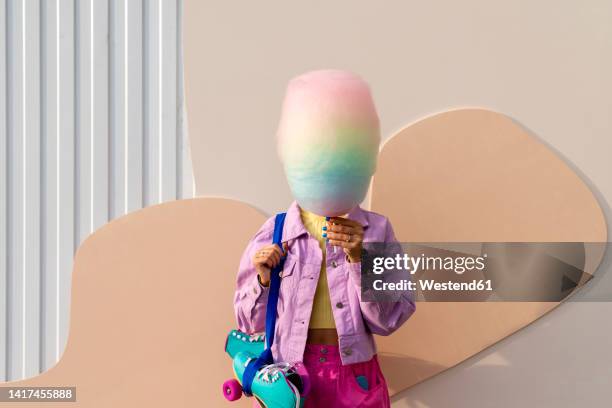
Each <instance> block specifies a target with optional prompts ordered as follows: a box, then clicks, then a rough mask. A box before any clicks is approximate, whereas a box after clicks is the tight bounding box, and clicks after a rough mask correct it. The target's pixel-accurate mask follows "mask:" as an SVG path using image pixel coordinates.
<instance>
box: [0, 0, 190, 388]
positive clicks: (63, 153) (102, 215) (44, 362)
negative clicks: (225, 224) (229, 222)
mask: <svg viewBox="0 0 612 408" xmlns="http://www.w3.org/2000/svg"><path fill="white" fill-rule="evenodd" d="M181 7H182V3H181V2H180V0H129V1H128V0H0V381H3V380H16V379H20V378H25V377H31V376H34V375H36V374H38V373H39V372H41V371H44V370H46V369H48V368H49V367H51V366H53V365H54V364H55V362H56V361H57V360H58V359H59V357H60V355H61V353H62V352H63V350H64V346H65V344H66V339H67V335H68V325H69V308H70V283H71V272H72V257H73V253H74V251H75V249H76V248H77V247H78V245H79V244H80V243H81V242H82V241H83V239H85V238H86V237H87V236H88V235H89V234H90V233H91V232H92V231H94V230H95V229H97V228H98V227H100V226H102V225H103V224H104V223H106V222H107V221H109V220H111V219H113V218H116V217H118V216H121V215H123V214H125V213H127V212H130V211H132V210H136V209H139V208H142V207H144V206H147V205H151V204H155V203H158V202H161V201H166V200H172V199H175V198H181V197H189V196H191V195H192V194H193V178H192V175H191V164H190V160H189V156H188V152H187V144H186V139H185V138H184V136H183V122H182V101H183V94H182V92H183V88H182V67H181V65H180V52H181V49H180V32H181V31H180V13H181Z"/></svg>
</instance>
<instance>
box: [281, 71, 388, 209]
mask: <svg viewBox="0 0 612 408" xmlns="http://www.w3.org/2000/svg"><path fill="white" fill-rule="evenodd" d="M379 144H380V124H379V120H378V115H377V113H376V108H375V106H374V101H373V100H372V96H371V94H370V89H369V87H368V84H367V83H366V82H365V81H363V80H362V79H361V78H360V77H359V76H357V75H355V74H353V73H350V72H347V71H340V70H321V71H312V72H308V73H306V74H303V75H300V76H298V77H296V78H294V79H292V80H291V81H290V82H289V85H288V87H287V92H286V95H285V100H284V103H283V109H282V115H281V120H280V124H279V127H278V152H279V155H280V158H281V161H282V162H283V166H284V168H285V174H286V176H287V180H288V182H289V186H290V188H291V191H292V192H293V195H294V197H295V199H296V201H297V202H298V204H299V205H300V207H302V208H303V209H305V210H307V211H311V212H313V213H315V214H319V215H324V216H329V217H333V216H339V215H343V214H346V213H348V212H349V211H350V210H351V209H353V208H354V207H355V206H357V205H358V204H359V203H360V202H361V201H363V199H364V197H365V195H366V193H367V190H368V186H369V183H370V179H371V177H372V174H374V171H375V169H376V158H377V155H378V147H379Z"/></svg>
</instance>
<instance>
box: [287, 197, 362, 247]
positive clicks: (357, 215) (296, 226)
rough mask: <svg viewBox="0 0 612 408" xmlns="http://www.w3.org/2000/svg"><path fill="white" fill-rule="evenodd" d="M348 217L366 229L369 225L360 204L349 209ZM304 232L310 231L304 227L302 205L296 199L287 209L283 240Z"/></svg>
mask: <svg viewBox="0 0 612 408" xmlns="http://www.w3.org/2000/svg"><path fill="white" fill-rule="evenodd" d="M347 218H348V219H350V220H353V221H357V222H358V223H360V224H361V225H362V226H363V228H364V229H365V228H367V227H368V217H367V215H366V213H365V211H364V210H363V209H362V208H361V207H359V206H356V207H355V208H353V209H352V210H351V211H349V213H348V215H347ZM303 234H308V231H306V227H304V223H302V217H301V216H300V207H299V206H298V204H297V202H296V201H294V202H292V203H291V205H290V206H289V209H287V216H286V218H285V228H284V231H283V241H289V240H291V239H295V238H297V237H299V236H301V235H303Z"/></svg>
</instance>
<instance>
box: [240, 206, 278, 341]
mask: <svg viewBox="0 0 612 408" xmlns="http://www.w3.org/2000/svg"><path fill="white" fill-rule="evenodd" d="M271 224H272V225H273V224H274V218H272V219H269V220H268V221H266V223H265V224H264V225H263V226H262V227H261V229H260V230H259V231H258V232H257V234H255V236H254V237H253V238H252V239H251V240H250V241H249V243H248V245H247V247H246V249H245V250H244V253H243V254H242V258H241V259H240V266H239V267H238V276H237V279H236V291H235V293H234V314H235V316H236V322H237V324H238V329H239V330H241V331H243V332H245V333H249V334H253V333H257V332H262V331H264V330H265V326H266V305H267V303H268V292H269V288H268V287H266V286H262V285H261V284H260V283H259V279H257V271H256V270H255V267H254V266H253V263H252V258H253V255H254V254H255V251H257V250H258V249H259V248H261V247H263V246H266V245H269V244H271V243H272V232H273V231H272V228H271Z"/></svg>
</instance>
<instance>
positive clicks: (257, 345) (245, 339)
mask: <svg viewBox="0 0 612 408" xmlns="http://www.w3.org/2000/svg"><path fill="white" fill-rule="evenodd" d="M265 346H266V345H265V335H264V333H255V334H246V333H244V332H241V331H240V330H232V331H231V332H230V333H229V334H228V336H227V340H226V341H225V351H226V352H227V354H229V355H230V357H231V358H234V356H235V355H236V353H238V352H239V351H245V352H248V353H251V354H254V355H256V356H258V355H260V354H261V352H262V351H264V348H265Z"/></svg>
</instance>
